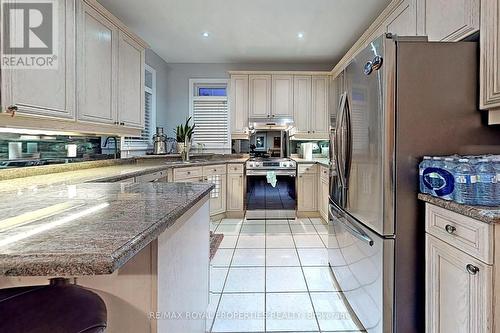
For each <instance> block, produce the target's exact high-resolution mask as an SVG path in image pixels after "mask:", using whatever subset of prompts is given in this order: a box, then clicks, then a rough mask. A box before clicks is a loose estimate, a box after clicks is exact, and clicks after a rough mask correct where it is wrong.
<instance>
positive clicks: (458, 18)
mask: <svg viewBox="0 0 500 333" xmlns="http://www.w3.org/2000/svg"><path fill="white" fill-rule="evenodd" d="M421 1H422V2H423V4H422V6H423V7H425V10H423V11H422V12H421V13H420V14H419V15H425V18H419V19H423V21H424V22H425V35H427V36H428V37H429V40H430V41H453V42H454V41H459V40H461V39H464V38H465V37H467V36H469V35H471V34H473V33H475V32H477V31H479V11H480V10H479V7H480V5H479V1H480V0H446V1H443V0H421Z"/></svg>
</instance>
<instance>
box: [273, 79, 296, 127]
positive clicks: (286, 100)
mask: <svg viewBox="0 0 500 333" xmlns="http://www.w3.org/2000/svg"><path fill="white" fill-rule="evenodd" d="M271 117H272V118H274V117H288V118H291V117H293V75H273V76H272V113H271Z"/></svg>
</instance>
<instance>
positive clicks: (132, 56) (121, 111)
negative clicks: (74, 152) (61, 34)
mask: <svg viewBox="0 0 500 333" xmlns="http://www.w3.org/2000/svg"><path fill="white" fill-rule="evenodd" d="M79 4H80V6H79V10H78V11H77V34H76V36H77V45H78V46H77V47H78V50H79V51H78V53H77V78H78V80H77V88H78V98H77V118H78V120H80V121H88V122H93V123H98V124H110V125H117V126H122V127H127V128H137V129H142V128H143V127H144V120H143V118H144V50H145V48H146V44H145V43H144V42H143V41H142V40H140V39H139V38H137V37H136V36H134V35H133V34H131V33H130V32H128V31H127V30H126V28H125V27H124V26H123V25H122V23H121V22H120V21H118V20H117V19H116V18H115V17H114V16H112V15H111V14H110V13H109V12H108V11H107V10H106V9H104V7H102V6H101V5H100V4H99V3H97V2H96V1H95V0H85V1H83V0H82V1H80V2H79Z"/></svg>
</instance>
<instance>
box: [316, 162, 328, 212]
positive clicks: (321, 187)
mask: <svg viewBox="0 0 500 333" xmlns="http://www.w3.org/2000/svg"><path fill="white" fill-rule="evenodd" d="M329 175H330V172H329V169H328V167H326V166H323V165H321V166H320V167H319V177H318V179H319V181H318V197H319V200H318V210H319V213H320V215H321V217H322V218H323V219H324V220H325V221H328V196H329V195H330V187H329V183H330V177H329Z"/></svg>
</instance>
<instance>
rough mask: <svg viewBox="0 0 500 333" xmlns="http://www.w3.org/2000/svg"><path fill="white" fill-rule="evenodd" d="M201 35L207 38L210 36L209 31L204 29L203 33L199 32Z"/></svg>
mask: <svg viewBox="0 0 500 333" xmlns="http://www.w3.org/2000/svg"><path fill="white" fill-rule="evenodd" d="M201 35H202V36H203V37H205V38H208V37H209V36H210V33H209V32H208V31H205V32H204V33H202V34H201Z"/></svg>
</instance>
